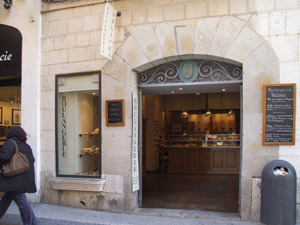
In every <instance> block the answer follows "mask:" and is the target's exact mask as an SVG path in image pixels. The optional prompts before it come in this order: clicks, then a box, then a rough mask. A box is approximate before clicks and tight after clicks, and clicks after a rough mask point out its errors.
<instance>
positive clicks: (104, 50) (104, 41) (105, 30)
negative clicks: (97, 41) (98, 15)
mask: <svg viewBox="0 0 300 225" xmlns="http://www.w3.org/2000/svg"><path fill="white" fill-rule="evenodd" d="M116 17H117V11H116V10H115V9H114V8H113V7H112V6H111V5H110V4H109V3H108V2H107V3H106V4H105V10H104V17H103V25H102V38H101V55H103V56H104V57H106V58H108V59H109V60H111V58H112V54H113V47H114V46H113V43H114V34H115V27H116Z"/></svg>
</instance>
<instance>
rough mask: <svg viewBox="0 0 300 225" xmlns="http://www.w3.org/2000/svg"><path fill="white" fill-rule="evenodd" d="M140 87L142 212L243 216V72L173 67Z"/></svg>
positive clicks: (184, 64) (228, 67)
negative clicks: (151, 209) (157, 210)
mask: <svg viewBox="0 0 300 225" xmlns="http://www.w3.org/2000/svg"><path fill="white" fill-rule="evenodd" d="M139 84H140V85H139V86H140V88H141V89H142V93H143V121H144V123H143V126H144V127H143V143H145V144H144V145H143V164H145V165H143V168H144V171H143V181H144V183H143V200H142V202H143V204H142V205H143V207H154V208H174V209H187V210H195V209H197V210H209V211H219V212H238V208H239V206H238V200H239V199H238V196H239V175H240V152H241V135H240V133H241V125H240V124H241V114H240V108H241V107H240V96H241V94H242V93H241V92H240V90H241V89H242V68H241V67H240V66H239V65H232V64H229V63H224V62H218V61H213V60H207V59H191V60H181V61H174V62H170V63H166V64H163V65H159V66H157V67H154V68H152V69H149V70H147V71H144V72H142V73H140V74H139ZM221 189H222V191H220V190H221ZM187 190H188V194H187ZM178 196H180V197H178ZM208 196H211V197H208Z"/></svg>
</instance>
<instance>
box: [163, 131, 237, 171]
mask: <svg viewBox="0 0 300 225" xmlns="http://www.w3.org/2000/svg"><path fill="white" fill-rule="evenodd" d="M165 142H166V145H165V149H166V150H167V152H168V173H181V174H238V173H239V154H240V135H239V134H203V133H189V134H182V135H174V134H172V135H167V136H166V141H165Z"/></svg>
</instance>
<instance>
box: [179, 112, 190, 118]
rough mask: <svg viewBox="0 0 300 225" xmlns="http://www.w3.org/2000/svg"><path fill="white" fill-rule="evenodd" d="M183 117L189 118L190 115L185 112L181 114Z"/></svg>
mask: <svg viewBox="0 0 300 225" xmlns="http://www.w3.org/2000/svg"><path fill="white" fill-rule="evenodd" d="M181 116H182V117H188V116H189V114H188V112H187V111H183V113H182V114H181Z"/></svg>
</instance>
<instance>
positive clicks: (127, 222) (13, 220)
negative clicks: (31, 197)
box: [0, 203, 261, 225]
mask: <svg viewBox="0 0 300 225" xmlns="http://www.w3.org/2000/svg"><path fill="white" fill-rule="evenodd" d="M31 205H32V207H33V210H34V212H35V215H36V217H37V220H38V224H39V225H154V224H159V225H259V224H261V223H255V222H250V221H241V219H240V217H239V214H228V213H214V212H203V211H192V210H189V211H185V210H171V209H144V208H140V209H136V210H134V211H132V212H128V213H111V212H103V211H95V210H88V209H83V208H71V207H65V206H58V205H51V204H44V203H31ZM0 224H1V225H22V221H21V217H20V214H19V211H18V207H17V206H16V205H15V204H14V203H13V204H12V205H11V206H10V208H9V209H8V211H7V213H6V214H5V215H4V216H3V218H2V220H1V221H0Z"/></svg>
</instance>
